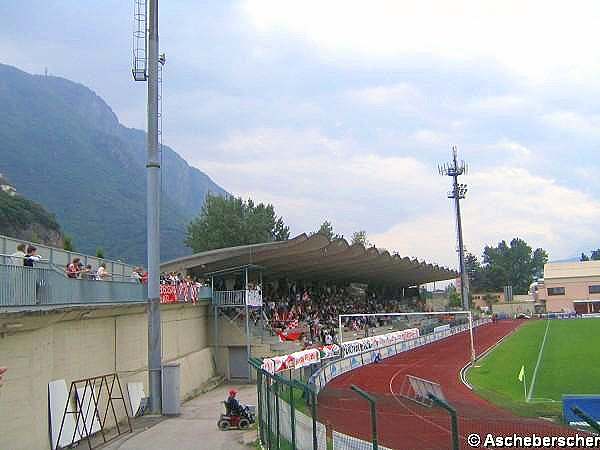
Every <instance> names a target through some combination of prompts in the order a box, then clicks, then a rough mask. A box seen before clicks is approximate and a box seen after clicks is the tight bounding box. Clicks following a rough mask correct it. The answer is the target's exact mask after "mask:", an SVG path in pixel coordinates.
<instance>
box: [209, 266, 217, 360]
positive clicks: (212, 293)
mask: <svg viewBox="0 0 600 450" xmlns="http://www.w3.org/2000/svg"><path fill="white" fill-rule="evenodd" d="M210 300H211V301H212V304H213V309H214V316H213V319H214V321H215V323H214V330H215V331H214V333H215V336H214V337H215V342H214V345H215V354H214V356H215V367H216V368H217V371H219V364H218V353H219V307H218V305H217V303H216V302H215V277H214V275H212V276H211V277H210Z"/></svg>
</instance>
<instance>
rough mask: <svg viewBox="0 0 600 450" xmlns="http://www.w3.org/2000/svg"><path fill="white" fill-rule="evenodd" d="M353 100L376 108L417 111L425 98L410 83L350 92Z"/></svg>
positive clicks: (349, 94)
mask: <svg viewBox="0 0 600 450" xmlns="http://www.w3.org/2000/svg"><path fill="white" fill-rule="evenodd" d="M348 96H349V97H350V99H351V100H354V101H357V102H361V103H365V104H367V105H374V106H388V107H392V108H400V109H410V110H413V109H416V108H417V107H419V106H420V105H421V104H422V103H423V96H422V95H421V93H420V92H419V91H418V89H416V88H415V87H414V86H411V85H410V84H408V83H396V84H391V85H386V86H373V87H368V88H364V89H357V90H354V91H350V92H349V93H348Z"/></svg>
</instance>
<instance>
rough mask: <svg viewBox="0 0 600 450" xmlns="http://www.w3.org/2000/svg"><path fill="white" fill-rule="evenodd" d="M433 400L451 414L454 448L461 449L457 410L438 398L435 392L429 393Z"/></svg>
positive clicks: (453, 449)
mask: <svg viewBox="0 0 600 450" xmlns="http://www.w3.org/2000/svg"><path fill="white" fill-rule="evenodd" d="M428 396H429V398H430V399H431V401H433V403H435V404H436V405H437V406H439V407H440V408H443V409H445V410H446V411H448V413H449V414H450V421H451V422H452V450H460V441H459V436H458V418H457V416H456V410H455V409H454V408H453V407H452V406H450V404H449V403H446V402H445V401H443V400H441V399H439V398H437V397H436V396H435V395H433V394H429V395H428Z"/></svg>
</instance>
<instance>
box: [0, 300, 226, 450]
mask: <svg viewBox="0 0 600 450" xmlns="http://www.w3.org/2000/svg"><path fill="white" fill-rule="evenodd" d="M161 312H162V342H163V361H165V362H171V361H177V362H179V363H180V364H181V397H182V399H184V398H186V397H189V396H191V395H193V394H194V393H196V391H198V390H200V389H201V388H202V386H203V384H205V383H206V382H207V381H208V380H209V379H210V378H212V377H214V376H215V367H214V363H213V355H212V350H211V349H210V348H209V340H208V339H209V325H208V323H209V320H208V319H209V318H208V308H207V306H206V305H199V306H198V305H163V306H162V308H161ZM0 366H6V367H8V372H7V374H6V376H5V382H4V385H3V387H1V388H0V449H10V450H19V449H48V448H50V442H49V438H48V399H47V396H48V395H47V389H48V387H47V386H48V382H49V381H51V380H58V379H65V380H66V382H67V388H68V386H69V383H70V382H71V381H73V380H76V379H81V378H87V377H92V376H98V375H102V374H106V373H112V372H117V373H118V374H119V377H120V380H121V384H122V386H123V389H124V390H126V384H127V383H128V382H132V381H141V382H143V383H144V390H145V392H146V393H148V389H147V378H148V374H147V320H146V309H145V307H144V306H120V307H85V308H70V309H68V310H64V309H63V310H51V311H35V312H33V311H30V312H22V313H11V314H0ZM125 395H126V396H127V394H126V393H125ZM127 403H128V402H127ZM127 406H129V404H128V405H127Z"/></svg>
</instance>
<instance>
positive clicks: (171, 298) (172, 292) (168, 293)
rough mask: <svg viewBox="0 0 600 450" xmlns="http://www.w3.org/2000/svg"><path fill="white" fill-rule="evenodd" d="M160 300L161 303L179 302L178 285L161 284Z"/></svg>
mask: <svg viewBox="0 0 600 450" xmlns="http://www.w3.org/2000/svg"><path fill="white" fill-rule="evenodd" d="M160 302H161V303H176V302H177V286H174V285H170V284H161V285H160Z"/></svg>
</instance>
